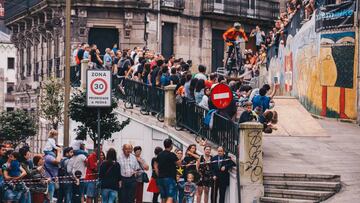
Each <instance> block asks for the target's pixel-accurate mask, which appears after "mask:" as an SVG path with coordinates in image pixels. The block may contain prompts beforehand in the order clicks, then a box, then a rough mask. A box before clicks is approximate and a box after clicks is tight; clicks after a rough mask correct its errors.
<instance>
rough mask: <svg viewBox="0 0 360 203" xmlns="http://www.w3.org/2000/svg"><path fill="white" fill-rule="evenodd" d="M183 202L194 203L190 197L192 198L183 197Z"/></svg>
mask: <svg viewBox="0 0 360 203" xmlns="http://www.w3.org/2000/svg"><path fill="white" fill-rule="evenodd" d="M185 202H186V203H193V202H194V197H192V196H185Z"/></svg>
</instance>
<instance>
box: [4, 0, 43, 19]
mask: <svg viewBox="0 0 360 203" xmlns="http://www.w3.org/2000/svg"><path fill="white" fill-rule="evenodd" d="M42 1H44V0H11V1H5V19H9V18H12V17H15V16H17V15H21V14H23V13H25V12H27V11H28V10H29V9H30V8H31V7H33V6H35V5H37V4H39V3H40V2H42Z"/></svg>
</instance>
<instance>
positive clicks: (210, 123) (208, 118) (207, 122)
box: [204, 109, 216, 130]
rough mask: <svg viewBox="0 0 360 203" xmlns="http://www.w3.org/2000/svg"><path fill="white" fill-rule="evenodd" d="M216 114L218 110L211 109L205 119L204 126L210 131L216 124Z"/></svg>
mask: <svg viewBox="0 0 360 203" xmlns="http://www.w3.org/2000/svg"><path fill="white" fill-rule="evenodd" d="M214 113H216V109H211V110H209V111H208V112H207V114H206V115H205V117H204V126H205V127H207V128H208V129H210V130H211V129H212V128H213V124H214Z"/></svg>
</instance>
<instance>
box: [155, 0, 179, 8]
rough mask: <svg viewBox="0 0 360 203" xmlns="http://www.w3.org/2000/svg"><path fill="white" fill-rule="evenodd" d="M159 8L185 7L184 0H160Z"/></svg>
mask: <svg viewBox="0 0 360 203" xmlns="http://www.w3.org/2000/svg"><path fill="white" fill-rule="evenodd" d="M161 8H172V9H179V10H183V9H184V8H185V0H161Z"/></svg>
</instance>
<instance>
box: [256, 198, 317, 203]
mask: <svg viewBox="0 0 360 203" xmlns="http://www.w3.org/2000/svg"><path fill="white" fill-rule="evenodd" d="M260 202H261V203H317V202H318V201H314V200H306V199H288V198H277V197H261V198H260Z"/></svg>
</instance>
